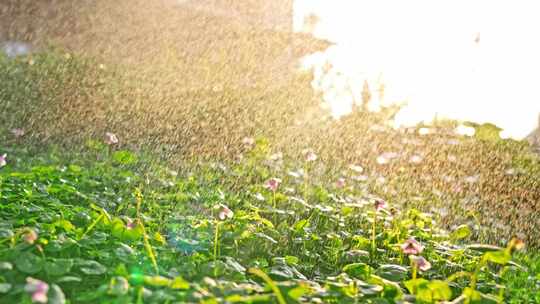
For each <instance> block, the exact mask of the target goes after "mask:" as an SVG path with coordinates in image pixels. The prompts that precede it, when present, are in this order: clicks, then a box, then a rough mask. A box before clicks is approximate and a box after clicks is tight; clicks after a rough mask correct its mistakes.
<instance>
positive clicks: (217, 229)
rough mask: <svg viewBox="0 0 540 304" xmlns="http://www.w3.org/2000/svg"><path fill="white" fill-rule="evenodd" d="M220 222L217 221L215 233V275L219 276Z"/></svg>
mask: <svg viewBox="0 0 540 304" xmlns="http://www.w3.org/2000/svg"><path fill="white" fill-rule="evenodd" d="M219 224H220V223H219V222H217V223H216V230H215V233H214V277H217V258H218V250H219Z"/></svg>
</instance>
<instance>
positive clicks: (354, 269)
mask: <svg viewBox="0 0 540 304" xmlns="http://www.w3.org/2000/svg"><path fill="white" fill-rule="evenodd" d="M342 271H343V272H345V273H347V274H349V275H350V276H352V277H355V278H360V279H364V278H366V277H367V276H369V275H370V273H371V272H372V269H371V267H370V266H369V265H367V264H365V263H352V264H348V265H345V267H343V270H342Z"/></svg>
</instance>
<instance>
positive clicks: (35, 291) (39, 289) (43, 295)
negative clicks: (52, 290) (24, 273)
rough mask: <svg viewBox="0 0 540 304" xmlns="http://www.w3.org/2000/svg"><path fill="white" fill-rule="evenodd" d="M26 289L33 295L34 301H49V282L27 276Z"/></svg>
mask: <svg viewBox="0 0 540 304" xmlns="http://www.w3.org/2000/svg"><path fill="white" fill-rule="evenodd" d="M24 290H25V291H26V292H28V293H29V294H30V295H31V297H32V302H34V303H47V300H48V299H47V292H48V291H49V285H48V284H47V283H45V282H43V281H40V280H37V279H34V278H32V277H28V278H26V285H25V286H24Z"/></svg>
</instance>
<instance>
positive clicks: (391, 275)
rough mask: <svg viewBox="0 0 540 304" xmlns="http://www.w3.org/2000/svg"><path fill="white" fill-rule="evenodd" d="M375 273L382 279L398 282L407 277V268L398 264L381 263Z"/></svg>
mask: <svg viewBox="0 0 540 304" xmlns="http://www.w3.org/2000/svg"><path fill="white" fill-rule="evenodd" d="M375 273H376V274H377V275H378V276H380V277H382V278H383V279H387V280H389V281H392V282H399V281H403V280H405V278H407V274H408V270H407V268H405V267H403V266H400V265H381V266H380V267H379V268H377V270H376V271H375Z"/></svg>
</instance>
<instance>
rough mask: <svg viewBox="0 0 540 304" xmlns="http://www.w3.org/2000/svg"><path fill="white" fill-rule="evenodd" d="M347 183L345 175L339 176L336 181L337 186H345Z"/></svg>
mask: <svg viewBox="0 0 540 304" xmlns="http://www.w3.org/2000/svg"><path fill="white" fill-rule="evenodd" d="M345 185H346V182H345V179H344V178H343V177H340V178H338V180H337V181H336V187H338V188H343V187H345Z"/></svg>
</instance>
